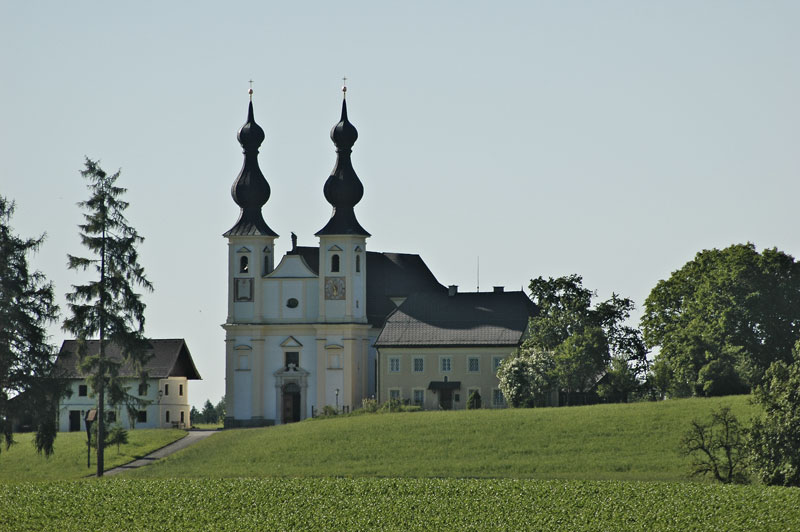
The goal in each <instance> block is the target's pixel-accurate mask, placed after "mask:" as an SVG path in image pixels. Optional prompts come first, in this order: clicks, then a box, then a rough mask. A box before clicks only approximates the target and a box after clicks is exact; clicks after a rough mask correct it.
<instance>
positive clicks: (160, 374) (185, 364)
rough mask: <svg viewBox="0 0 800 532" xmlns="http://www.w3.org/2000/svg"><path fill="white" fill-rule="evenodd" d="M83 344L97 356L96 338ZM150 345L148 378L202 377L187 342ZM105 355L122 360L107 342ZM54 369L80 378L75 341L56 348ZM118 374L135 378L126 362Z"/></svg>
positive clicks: (154, 343)
mask: <svg viewBox="0 0 800 532" xmlns="http://www.w3.org/2000/svg"><path fill="white" fill-rule="evenodd" d="M86 344H87V352H88V354H90V355H96V354H97V353H99V351H100V341H99V340H87V342H86ZM150 345H151V346H152V349H151V351H150V353H151V354H152V355H153V356H152V357H151V358H150V360H149V361H148V362H147V364H145V369H146V370H147V374H148V376H149V377H151V378H156V379H164V378H167V377H187V378H189V379H193V380H198V379H200V378H201V377H200V373H198V371H197V368H196V367H195V365H194V361H193V360H192V355H191V354H190V353H189V348H188V347H187V346H186V342H185V341H184V340H183V339H181V338H177V339H165V340H164V339H159V340H150ZM105 354H106V356H108V357H109V358H111V359H114V360H122V354H121V352H120V349H119V347H117V346H116V345H114V344H110V343H107V344H106V348H105ZM56 369H57V370H58V371H60V374H61V375H62V376H63V377H65V378H69V379H80V378H83V375H82V374H81V372H80V370H79V369H78V341H77V340H64V343H63V344H61V351H59V353H58V359H57V360H56ZM120 376H122V377H138V375H137V374H136V372H135V371H134V370H133V368H132V367H131V366H130V365H128V364H125V365H123V366H122V367H121V368H120Z"/></svg>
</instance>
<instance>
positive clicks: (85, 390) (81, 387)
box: [78, 384, 89, 397]
mask: <svg viewBox="0 0 800 532" xmlns="http://www.w3.org/2000/svg"><path fill="white" fill-rule="evenodd" d="M88 392H89V389H88V388H87V387H86V385H85V384H79V385H78V395H79V396H80V397H86V395H87V394H88Z"/></svg>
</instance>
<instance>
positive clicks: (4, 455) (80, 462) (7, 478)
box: [0, 429, 186, 482]
mask: <svg viewBox="0 0 800 532" xmlns="http://www.w3.org/2000/svg"><path fill="white" fill-rule="evenodd" d="M185 435H186V432H185V431H183V430H172V429H142V430H130V431H128V443H127V444H126V445H121V446H120V449H119V453H117V447H116V446H111V447H107V448H106V456H105V458H106V460H105V466H106V469H111V468H112V467H116V466H118V465H122V464H126V463H128V462H130V461H132V460H135V459H136V458H139V457H141V456H144V455H146V454H148V453H151V452H153V451H155V450H156V449H160V448H161V447H164V446H165V445H167V444H169V443H172V442H173V441H175V440H177V439H180V438H182V437H183V436H185ZM14 439H15V440H16V441H17V443H16V444H14V445H12V446H11V448H10V449H8V450H6V449H5V447H3V449H2V452H0V482H23V481H39V480H61V479H73V478H81V477H85V476H87V475H90V474H92V473H93V472H95V471H96V468H97V462H96V461H95V460H96V457H95V453H94V452H92V468H91V469H90V468H87V467H86V433H85V432H62V433H59V434H58V436H57V437H56V441H55V453H53V455H52V456H51V457H49V458H45V457H44V455H39V454H36V449H35V448H34V446H33V433H24V434H15V435H14Z"/></svg>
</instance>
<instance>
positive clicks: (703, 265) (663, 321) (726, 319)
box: [641, 244, 800, 395]
mask: <svg viewBox="0 0 800 532" xmlns="http://www.w3.org/2000/svg"><path fill="white" fill-rule="evenodd" d="M641 324H642V329H643V333H644V338H645V341H646V343H647V345H648V347H651V348H652V347H659V348H660V352H659V354H658V356H657V358H656V362H657V364H658V365H659V372H660V378H661V380H664V379H666V380H668V381H669V390H670V392H671V393H672V394H674V395H690V394H694V395H724V394H728V393H742V392H745V391H747V390H749V389H751V388H752V387H754V386H756V385H757V384H758V383H759V382H761V379H762V377H763V375H764V372H765V371H766V369H767V368H768V367H769V365H770V364H771V363H772V362H774V361H784V362H791V360H792V346H793V345H794V343H795V342H796V341H797V340H798V338H800V265H798V263H797V262H796V261H795V260H794V258H793V257H791V256H790V255H787V254H786V253H783V252H781V251H778V250H777V249H765V250H764V251H763V252H761V253H759V252H758V251H756V249H755V246H754V245H753V244H736V245H732V246H729V247H727V248H725V249H722V250H719V249H711V250H704V251H701V252H699V253H698V254H697V255H696V256H695V258H694V259H693V260H691V261H689V262H688V263H686V264H685V265H684V266H683V267H682V268H680V269H679V270H677V271H675V272H673V273H672V275H671V276H670V277H669V279H666V280H662V281H659V282H658V284H657V285H656V286H655V288H653V290H652V291H651V292H650V295H649V296H648V297H647V300H646V301H645V312H644V315H643V317H642V321H641Z"/></svg>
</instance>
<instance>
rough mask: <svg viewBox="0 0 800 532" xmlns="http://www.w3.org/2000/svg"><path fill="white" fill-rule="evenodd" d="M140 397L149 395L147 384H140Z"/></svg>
mask: <svg viewBox="0 0 800 532" xmlns="http://www.w3.org/2000/svg"><path fill="white" fill-rule="evenodd" d="M139 395H140V396H143V395H147V383H140V384H139Z"/></svg>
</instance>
